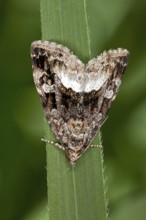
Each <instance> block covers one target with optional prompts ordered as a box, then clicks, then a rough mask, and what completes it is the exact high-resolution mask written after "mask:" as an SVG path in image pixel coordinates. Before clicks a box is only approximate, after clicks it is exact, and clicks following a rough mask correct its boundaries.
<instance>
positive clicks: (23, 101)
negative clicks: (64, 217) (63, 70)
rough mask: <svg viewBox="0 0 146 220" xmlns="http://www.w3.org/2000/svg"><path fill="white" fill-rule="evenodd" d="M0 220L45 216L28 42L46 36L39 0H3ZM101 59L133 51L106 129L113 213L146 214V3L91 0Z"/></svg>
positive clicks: (40, 128) (116, 217)
mask: <svg viewBox="0 0 146 220" xmlns="http://www.w3.org/2000/svg"><path fill="white" fill-rule="evenodd" d="M0 3H1V4H0V71H1V74H0V77H1V80H0V83H1V85H0V97H1V104H0V116H1V117H0V137H1V138H0V219H2V220H33V219H35V220H40V219H41V220H43V219H44V220H46V219H47V214H46V212H47V210H46V190H47V189H46V169H45V167H46V162H45V159H46V158H45V147H44V144H43V143H41V141H40V139H41V138H42V137H43V135H44V118H43V112H42V109H41V106H40V101H39V97H38V95H37V93H36V90H35V88H34V84H33V80H32V70H31V59H30V44H31V42H32V41H34V40H37V39H41V31H40V30H41V25H40V12H39V0H35V1H34V0H25V1H19V0H1V1H0ZM87 6H88V7H87V11H88V15H89V25H90V27H92V28H91V40H92V45H93V46H94V47H96V48H97V53H96V54H94V56H96V55H97V54H99V53H100V52H102V51H103V50H105V49H110V48H117V47H124V48H127V49H128V50H129V51H130V58H129V65H128V68H127V71H126V73H125V75H124V79H123V84H122V86H121V88H120V92H119V94H118V98H117V99H116V101H115V102H114V103H113V105H112V108H111V110H110V113H109V118H108V120H107V121H106V123H105V125H104V126H103V127H102V137H103V145H104V155H105V167H106V170H105V174H106V177H107V185H108V191H107V196H108V199H109V209H110V217H111V219H112V220H131V219H132V220H137V219H140V220H143V219H146V1H144V0H139V1H136V0H128V1H127V0H110V1H107V0H92V1H88V4H87Z"/></svg>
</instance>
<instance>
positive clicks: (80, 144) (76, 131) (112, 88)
mask: <svg viewBox="0 0 146 220" xmlns="http://www.w3.org/2000/svg"><path fill="white" fill-rule="evenodd" d="M31 56H32V69H33V78H34V83H35V86H36V89H37V92H38V94H39V96H40V98H41V102H42V106H43V109H44V113H45V116H46V118H47V121H48V123H49V125H50V126H51V128H52V131H53V132H54V134H55V136H56V138H57V139H58V140H59V143H60V145H59V144H58V146H62V147H63V149H65V152H66V155H67V158H68V159H69V161H70V163H71V164H75V162H76V160H77V159H78V158H79V157H80V156H81V155H82V154H83V153H84V152H85V151H86V150H87V149H88V148H89V147H90V143H91V142H92V140H93V138H94V136H95V135H96V134H97V132H98V131H99V129H100V127H101V125H102V124H103V123H104V121H105V119H106V117H107V112H108V110H109V108H110V106H111V103H112V101H113V100H114V99H115V97H116V95H117V92H118V89H119V86H120V84H121V79H122V76H123V73H124V70H125V68H126V66H127V61H128V51H127V50H126V49H121V48H119V49H116V50H109V51H104V52H103V53H102V54H101V55H100V56H98V57H97V58H94V59H91V60H90V61H89V62H88V63H87V64H84V63H82V61H81V60H79V59H78V58H77V57H76V56H75V55H74V54H73V53H72V52H71V51H70V50H69V49H68V48H66V47H64V46H62V45H60V44H57V43H54V42H49V41H35V42H33V43H32V47H31Z"/></svg>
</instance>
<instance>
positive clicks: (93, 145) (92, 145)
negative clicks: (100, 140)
mask: <svg viewBox="0 0 146 220" xmlns="http://www.w3.org/2000/svg"><path fill="white" fill-rule="evenodd" d="M90 147H100V148H102V145H101V144H91V145H90Z"/></svg>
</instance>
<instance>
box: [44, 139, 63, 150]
mask: <svg viewBox="0 0 146 220" xmlns="http://www.w3.org/2000/svg"><path fill="white" fill-rule="evenodd" d="M41 141H43V142H45V143H47V144H52V145H54V146H56V147H58V148H59V149H62V150H65V147H63V146H62V145H61V144H59V143H55V142H54V141H49V140H47V139H44V138H42V139H41Z"/></svg>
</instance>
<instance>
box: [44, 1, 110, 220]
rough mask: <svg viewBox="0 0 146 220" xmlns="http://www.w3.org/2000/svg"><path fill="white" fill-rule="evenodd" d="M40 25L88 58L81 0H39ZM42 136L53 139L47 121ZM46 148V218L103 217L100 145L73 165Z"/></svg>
mask: <svg viewBox="0 0 146 220" xmlns="http://www.w3.org/2000/svg"><path fill="white" fill-rule="evenodd" d="M91 1H93V0H91ZM41 27H42V39H43V40H50V41H55V42H57V43H62V44H63V45H65V46H67V47H69V48H70V49H71V50H72V51H74V54H76V55H77V56H78V57H79V58H80V59H81V60H82V61H84V62H87V61H88V60H89V59H90V58H91V56H92V51H91V49H90V48H91V47H90V46H91V45H90V44H91V43H92V41H91V42H90V36H89V30H88V28H89V27H88V19H87V12H86V1H85V0H79V1H75V0H41ZM90 28H91V27H90ZM91 40H92V39H91ZM92 46H93V45H92ZM46 138H47V139H48V140H54V141H55V137H54V135H53V134H52V132H51V130H50V128H49V126H48V124H46ZM95 143H96V144H101V139H100V135H99V134H98V135H97V137H96V138H95V140H94V144H95ZM46 149H47V151H46V152H47V183H48V215H49V220H82V219H83V220H90V219H91V220H98V219H99V220H106V219H107V207H106V206H107V203H106V198H105V189H104V177H103V154H102V153H103V152H102V149H101V148H92V149H89V150H87V152H86V153H85V154H84V155H83V156H82V157H81V158H80V159H79V160H78V161H77V163H76V165H75V166H74V167H72V166H70V165H69V163H68V161H67V159H66V156H65V152H63V151H62V150H59V149H58V148H56V147H54V146H51V145H47V148H46Z"/></svg>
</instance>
